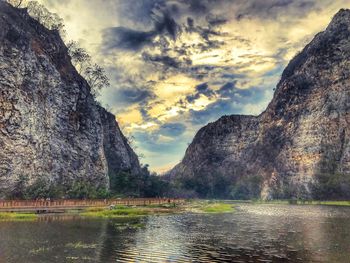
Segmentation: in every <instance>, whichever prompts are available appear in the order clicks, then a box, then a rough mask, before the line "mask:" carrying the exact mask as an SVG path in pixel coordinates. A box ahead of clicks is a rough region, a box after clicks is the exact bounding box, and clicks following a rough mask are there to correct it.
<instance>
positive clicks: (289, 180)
mask: <svg viewBox="0 0 350 263" xmlns="http://www.w3.org/2000/svg"><path fill="white" fill-rule="evenodd" d="M349 122H350V10H340V11H339V12H338V13H337V14H336V15H335V16H334V18H333V20H332V22H331V23H330V25H329V26H328V27H327V29H326V30H325V31H324V32H321V33H319V34H317V35H316V36H315V38H314V39H313V40H312V41H311V43H310V44H308V45H307V46H306V47H305V48H304V50H302V52H300V53H299V54H298V55H297V56H296V57H295V58H294V59H292V60H291V62H290V63H289V65H288V66H287V68H286V69H285V70H284V72H283V74H282V78H281V80H280V82H279V83H278V85H277V88H276V91H275V94H274V97H273V99H272V101H271V102H270V104H269V105H268V107H267V109H266V110H265V111H264V112H263V113H261V114H260V115H259V116H236V115H232V116H225V117H222V118H220V119H219V120H218V121H216V122H214V123H210V124H208V125H207V126H205V127H204V128H202V129H200V131H199V132H198V133H197V135H196V136H195V138H194V140H193V142H192V143H191V145H190V146H189V147H188V149H187V151H186V154H185V156H184V158H183V160H182V162H181V163H180V164H178V165H177V166H176V167H174V168H173V169H172V170H171V171H170V173H169V174H170V176H171V177H172V178H173V180H175V181H178V182H180V183H183V182H186V183H187V184H188V185H191V183H192V184H193V185H195V184H196V183H198V181H200V182H201V183H202V184H205V183H208V184H212V179H213V178H215V177H216V176H219V177H220V178H221V179H220V181H224V183H226V184H231V185H232V188H231V189H230V191H232V189H234V188H235V190H237V187H238V188H239V187H242V188H243V189H245V191H258V196H261V197H262V198H286V197H288V198H290V197H304V196H306V197H309V196H310V195H312V194H313V186H314V185H315V184H316V183H317V180H318V175H320V174H327V175H328V176H332V175H335V174H338V173H341V174H343V175H345V176H347V178H345V179H346V180H347V181H350V180H349V178H350V141H349V139H350V126H349ZM203 181H204V183H203ZM210 187H212V188H213V189H215V186H213V185H211V186H210ZM210 187H209V188H210ZM200 189H201V188H200V187H198V185H197V192H199V193H200V194H201V192H200V191H201V190H200ZM343 190H344V189H343ZM344 191H349V193H350V189H345V190H344Z"/></svg>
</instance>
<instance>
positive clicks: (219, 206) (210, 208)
mask: <svg viewBox="0 0 350 263" xmlns="http://www.w3.org/2000/svg"><path fill="white" fill-rule="evenodd" d="M201 210H202V211H203V212H204V213H231V212H233V211H234V208H233V206H232V205H230V204H224V203H214V204H208V205H205V206H204V207H202V208H201Z"/></svg>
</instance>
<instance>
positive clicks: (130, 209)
mask: <svg viewBox="0 0 350 263" xmlns="http://www.w3.org/2000/svg"><path fill="white" fill-rule="evenodd" d="M232 212H234V205H232V204H226V203H223V202H220V201H205V200H195V201H194V200H191V201H187V202H185V203H184V204H177V205H174V204H162V205H148V206H116V207H113V208H112V209H110V208H109V207H91V208H87V209H85V210H80V211H77V210H71V211H67V212H65V213H64V214H66V215H77V216H81V217H86V218H106V219H109V218H139V217H144V216H150V215H158V216H159V215H169V214H180V213H206V214H209V213H210V214H213V213H232ZM44 215H49V214H44ZM39 217H40V215H38V214H35V213H21V212H0V222H1V221H35V220H37V219H38V218H39Z"/></svg>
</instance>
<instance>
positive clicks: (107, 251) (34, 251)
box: [0, 205, 350, 263]
mask: <svg viewBox="0 0 350 263" xmlns="http://www.w3.org/2000/svg"><path fill="white" fill-rule="evenodd" d="M349 258H350V208H344V207H343V208H342V207H338V208H336V207H321V206H283V205H275V206H274V205H260V206H256V205H242V206H240V209H239V211H238V212H236V213H234V214H219V215H198V214H181V215H171V216H158V217H157V216H152V217H148V218H144V219H137V220H129V219H123V220H91V219H89V220H87V219H82V218H80V217H65V216H63V217H62V216H57V217H42V218H41V219H40V220H39V221H38V222H2V223H0V263H2V262H349Z"/></svg>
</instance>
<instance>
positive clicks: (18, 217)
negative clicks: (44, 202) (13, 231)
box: [0, 212, 38, 221]
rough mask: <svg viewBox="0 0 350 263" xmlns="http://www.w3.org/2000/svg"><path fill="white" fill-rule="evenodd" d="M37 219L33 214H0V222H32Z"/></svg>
mask: <svg viewBox="0 0 350 263" xmlns="http://www.w3.org/2000/svg"><path fill="white" fill-rule="evenodd" d="M37 218H38V215H37V214H34V213H18V212H0V221H34V220H36V219H37Z"/></svg>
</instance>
